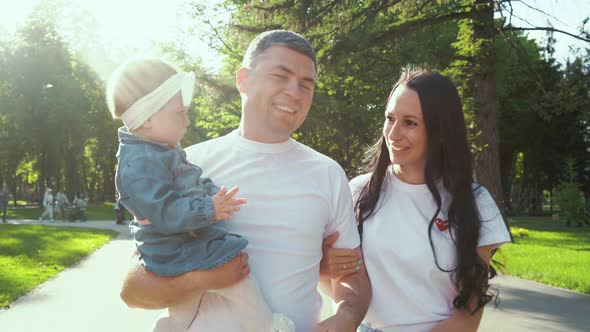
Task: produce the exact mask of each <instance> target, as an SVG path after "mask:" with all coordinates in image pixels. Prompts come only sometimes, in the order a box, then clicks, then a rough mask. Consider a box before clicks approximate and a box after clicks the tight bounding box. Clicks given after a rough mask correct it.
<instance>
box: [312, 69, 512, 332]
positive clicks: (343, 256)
mask: <svg viewBox="0 0 590 332" xmlns="http://www.w3.org/2000/svg"><path fill="white" fill-rule="evenodd" d="M367 161H368V169H369V171H370V173H368V174H365V175H361V176H359V177H357V178H355V179H353V180H352V181H351V183H350V186H351V190H352V191H353V196H354V199H355V202H356V203H355V208H356V216H357V222H358V225H359V232H360V233H361V236H362V250H363V255H364V261H365V264H366V268H367V272H368V274H369V278H370V280H371V285H372V287H373V299H372V301H371V304H370V307H369V311H368V313H367V315H366V317H365V319H364V321H363V325H362V326H361V328H360V331H383V332H389V331H476V330H477V327H478V325H479V322H480V320H481V316H482V313H483V307H484V305H485V304H486V303H487V302H489V301H490V299H491V298H492V296H491V295H490V294H488V292H487V290H488V287H489V283H488V279H489V278H488V277H490V278H491V277H493V276H495V274H496V272H495V270H494V269H493V268H492V267H491V266H489V263H490V260H491V257H492V255H493V254H494V252H495V250H496V249H497V248H498V247H500V246H501V245H502V244H504V243H506V242H509V241H510V240H511V239H510V234H509V232H508V229H507V227H506V225H505V223H504V221H503V219H502V216H501V214H500V211H499V210H498V207H497V206H496V204H495V203H494V201H493V199H492V197H491V196H490V194H489V193H488V191H487V190H486V189H485V188H483V187H481V186H479V185H475V184H473V181H472V174H473V170H472V164H471V153H470V150H469V145H468V142H467V134H466V128H465V120H464V118H463V112H462V105H461V101H460V98H459V94H458V93H457V89H456V88H455V86H454V85H453V83H452V82H451V80H450V79H448V78H447V77H445V76H443V75H441V74H438V73H436V72H433V71H429V70H425V69H420V68H407V69H405V70H404V72H403V73H402V76H401V78H400V79H399V80H398V82H397V83H396V84H395V85H394V87H393V89H392V91H391V93H390V95H389V98H388V102H387V108H386V110H385V119H384V124H383V134H382V135H381V137H380V138H379V140H378V142H377V144H375V145H374V147H373V148H372V149H371V150H370V151H369V153H368V159H367ZM330 240H331V239H330ZM330 240H328V241H330ZM358 262H359V257H355V256H354V255H353V254H352V253H350V252H348V251H346V250H343V249H329V250H327V252H326V253H325V255H324V260H323V262H322V267H323V269H322V270H323V273H324V274H328V275H330V276H335V277H338V276H342V275H345V274H347V273H351V272H354V269H355V268H356V266H358V264H359V263H358Z"/></svg>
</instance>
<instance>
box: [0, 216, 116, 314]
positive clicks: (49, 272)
mask: <svg viewBox="0 0 590 332" xmlns="http://www.w3.org/2000/svg"><path fill="white" fill-rule="evenodd" d="M116 235H117V232H115V231H110V230H91V229H83V228H78V227H56V226H41V225H10V224H9V225H0V308H3V307H8V306H9V304H10V303H11V302H12V301H14V300H16V299H17V298H19V297H20V296H23V295H25V294H26V293H28V292H29V291H31V290H32V289H33V288H34V287H36V286H37V285H39V284H41V283H43V282H44V281H46V280H48V279H50V278H52V277H53V276H55V275H56V274H57V273H59V272H61V271H63V270H64V269H65V268H66V267H68V266H70V265H72V264H74V263H76V262H78V261H79V260H80V259H82V258H83V257H85V256H87V255H88V254H90V253H92V252H93V251H94V250H96V249H98V248H99V247H100V246H102V245H103V244H105V243H106V242H107V241H109V240H110V239H111V238H113V237H114V236H116Z"/></svg>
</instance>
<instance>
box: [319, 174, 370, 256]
mask: <svg viewBox="0 0 590 332" xmlns="http://www.w3.org/2000/svg"><path fill="white" fill-rule="evenodd" d="M330 173H331V174H330V178H331V179H333V181H332V183H331V185H332V187H333V188H332V190H331V192H332V196H333V197H332V198H331V202H332V218H331V219H330V222H329V224H328V226H327V228H326V232H325V234H324V235H325V236H328V235H330V234H332V233H334V232H338V233H339V236H338V240H336V243H334V247H335V248H350V249H352V248H356V247H358V246H360V244H361V241H360V237H359V234H358V231H357V228H356V218H355V217H354V208H353V205H352V196H351V195H350V190H349V188H348V180H347V179H346V174H344V170H343V169H342V168H341V167H340V166H339V165H334V166H332V167H330Z"/></svg>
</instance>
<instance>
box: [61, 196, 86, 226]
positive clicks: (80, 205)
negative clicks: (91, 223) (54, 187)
mask: <svg viewBox="0 0 590 332" xmlns="http://www.w3.org/2000/svg"><path fill="white" fill-rule="evenodd" d="M86 206H87V205H86V202H84V200H82V199H77V200H74V202H73V203H71V204H64V205H63V208H64V213H65V217H66V218H65V219H66V220H69V221H71V222H74V221H76V220H80V221H86V220H87V217H86Z"/></svg>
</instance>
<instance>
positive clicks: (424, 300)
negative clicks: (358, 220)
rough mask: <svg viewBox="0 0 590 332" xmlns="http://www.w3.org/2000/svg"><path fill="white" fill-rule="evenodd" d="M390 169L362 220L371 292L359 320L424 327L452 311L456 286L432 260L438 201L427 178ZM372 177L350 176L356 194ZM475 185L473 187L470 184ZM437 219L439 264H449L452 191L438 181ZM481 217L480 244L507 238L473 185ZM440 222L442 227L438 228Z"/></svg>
mask: <svg viewBox="0 0 590 332" xmlns="http://www.w3.org/2000/svg"><path fill="white" fill-rule="evenodd" d="M391 169H392V168H391V167H390V168H389V169H388V171H387V174H386V176H385V180H384V183H383V187H382V192H381V195H380V198H379V202H378V203H377V210H376V213H375V214H374V215H373V216H371V217H369V218H367V220H365V222H364V223H363V242H362V250H363V255H364V259H365V264H366V268H367V273H368V275H369V279H370V280H371V286H372V288H373V297H372V300H371V304H370V306H369V311H368V312H367V315H366V316H365V319H364V321H363V324H365V325H367V326H368V327H371V328H374V329H382V330H384V331H389V330H391V331H404V332H405V331H413V332H419V331H428V330H430V329H431V328H432V327H433V326H434V325H436V324H437V323H438V322H440V321H441V320H444V319H447V318H449V316H451V315H452V314H453V312H454V309H453V304H452V303H453V299H454V298H455V296H456V295H457V290H456V288H455V286H454V284H453V281H452V279H451V273H448V272H443V271H441V270H440V269H438V267H437V266H436V264H435V261H434V256H433V253H432V248H431V246H430V242H429V240H428V224H429V222H430V220H431V219H432V217H433V215H434V213H435V212H436V203H435V201H434V199H433V198H432V194H431V193H430V191H429V190H428V187H427V186H426V185H425V184H422V185H411V184H407V183H404V182H402V181H401V180H399V179H398V178H397V177H396V176H395V175H394V174H393V172H392V171H391ZM369 179H370V174H365V175H361V176H359V177H357V178H355V179H353V180H352V181H351V182H350V187H351V190H352V191H353V196H354V197H355V199H356V198H357V197H358V195H359V191H360V189H361V188H362V186H364V184H365V183H367V181H369ZM474 188H475V187H474ZM439 192H440V193H441V199H442V209H441V212H440V213H439V215H438V216H437V217H438V218H439V219H440V221H441V222H438V224H439V226H437V224H434V225H433V227H432V232H431V234H432V241H433V244H434V248H435V250H436V257H437V259H438V263H439V266H440V267H442V268H443V269H445V270H452V269H453V268H454V266H455V261H456V252H455V246H454V244H453V240H452V239H451V235H450V234H449V229H448V228H446V227H445V224H444V221H446V220H447V219H448V218H447V214H446V211H447V210H448V206H449V204H450V195H449V193H448V192H447V191H446V190H445V189H444V188H443V187H442V186H439ZM474 196H475V200H476V204H477V208H478V210H479V214H480V217H481V220H482V226H481V228H480V237H479V242H478V246H485V245H490V244H495V245H496V246H497V247H500V246H501V245H502V244H503V243H506V242H509V241H510V235H509V233H508V230H507V229H506V226H505V224H504V221H503V219H502V215H501V214H500V211H499V210H498V207H497V206H496V204H495V202H494V200H493V199H492V197H491V195H490V194H489V193H488V191H487V190H486V189H485V188H483V187H481V186H480V187H478V188H477V189H475V190H474ZM439 227H440V228H439Z"/></svg>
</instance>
